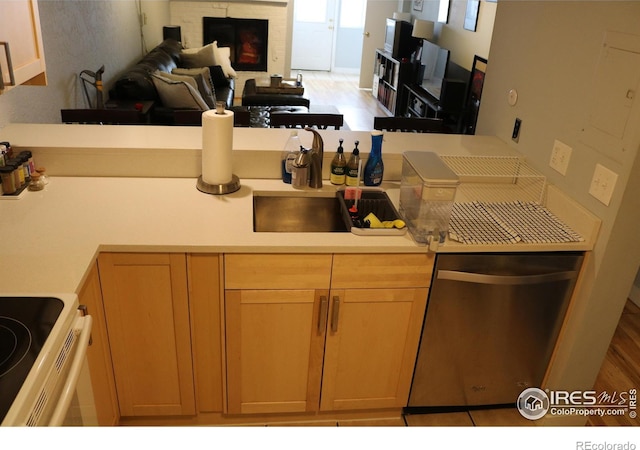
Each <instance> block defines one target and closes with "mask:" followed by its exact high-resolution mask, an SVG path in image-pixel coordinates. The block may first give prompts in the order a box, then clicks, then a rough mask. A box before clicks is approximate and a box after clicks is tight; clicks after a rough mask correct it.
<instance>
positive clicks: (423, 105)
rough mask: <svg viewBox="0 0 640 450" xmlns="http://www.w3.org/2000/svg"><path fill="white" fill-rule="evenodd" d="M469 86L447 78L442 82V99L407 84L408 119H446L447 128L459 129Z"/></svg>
mask: <svg viewBox="0 0 640 450" xmlns="http://www.w3.org/2000/svg"><path fill="white" fill-rule="evenodd" d="M466 88H467V84H466V82H464V81H461V80H454V79H449V78H445V79H444V80H443V81H442V90H441V93H440V98H439V99H437V98H436V97H434V96H433V95H431V94H429V93H428V92H427V91H426V90H424V89H423V88H422V87H421V86H418V85H415V84H407V85H405V87H404V90H405V92H406V93H407V94H406V95H407V98H406V109H405V113H404V115H405V116H406V117H435V118H441V119H444V122H445V126H448V127H450V128H452V129H453V130H456V129H457V123H458V120H459V117H460V114H461V113H462V108H463V105H464V97H465V92H466Z"/></svg>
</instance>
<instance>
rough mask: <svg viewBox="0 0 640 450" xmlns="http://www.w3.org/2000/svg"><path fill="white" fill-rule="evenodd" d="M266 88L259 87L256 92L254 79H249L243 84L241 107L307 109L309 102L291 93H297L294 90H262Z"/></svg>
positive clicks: (301, 95)
mask: <svg viewBox="0 0 640 450" xmlns="http://www.w3.org/2000/svg"><path fill="white" fill-rule="evenodd" d="M266 87H267V86H263V87H261V92H258V85H257V84H256V79H255V78H249V79H248V80H247V81H246V82H245V83H244V89H243V90H242V106H305V107H307V108H308V107H309V104H310V101H309V99H308V98H307V97H305V96H304V95H303V94H297V93H291V91H294V92H295V91H298V92H299V90H296V89H295V88H288V87H274V88H272V89H273V91H272V92H267V91H269V89H267V91H265V90H264V88H266Z"/></svg>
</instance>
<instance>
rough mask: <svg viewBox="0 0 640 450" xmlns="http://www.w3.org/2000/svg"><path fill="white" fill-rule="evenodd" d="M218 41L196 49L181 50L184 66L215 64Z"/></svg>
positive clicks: (181, 60)
mask: <svg viewBox="0 0 640 450" xmlns="http://www.w3.org/2000/svg"><path fill="white" fill-rule="evenodd" d="M217 48H218V45H217V41H213V42H212V43H211V44H207V45H205V46H204V47H200V48H196V49H184V50H182V52H180V62H181V66H182V67H186V68H187V69H193V68H198V67H209V66H215V65H217V64H218V63H217V62H216V55H215V53H216V49H217Z"/></svg>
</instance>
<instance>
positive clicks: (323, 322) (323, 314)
mask: <svg viewBox="0 0 640 450" xmlns="http://www.w3.org/2000/svg"><path fill="white" fill-rule="evenodd" d="M328 307H329V299H328V298H327V296H326V295H321V296H320V312H319V313H318V334H322V333H324V329H325V328H326V327H327V308H328Z"/></svg>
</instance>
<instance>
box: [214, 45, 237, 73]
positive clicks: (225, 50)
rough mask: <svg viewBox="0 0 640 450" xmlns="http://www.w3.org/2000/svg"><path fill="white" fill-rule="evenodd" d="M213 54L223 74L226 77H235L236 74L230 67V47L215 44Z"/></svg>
mask: <svg viewBox="0 0 640 450" xmlns="http://www.w3.org/2000/svg"><path fill="white" fill-rule="evenodd" d="M214 54H215V56H216V62H217V63H218V65H219V66H220V67H222V71H223V72H224V75H225V76H226V77H227V78H236V77H237V76H238V74H237V73H236V71H235V70H233V67H231V49H230V48H229V47H218V46H216V47H215V49H214Z"/></svg>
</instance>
